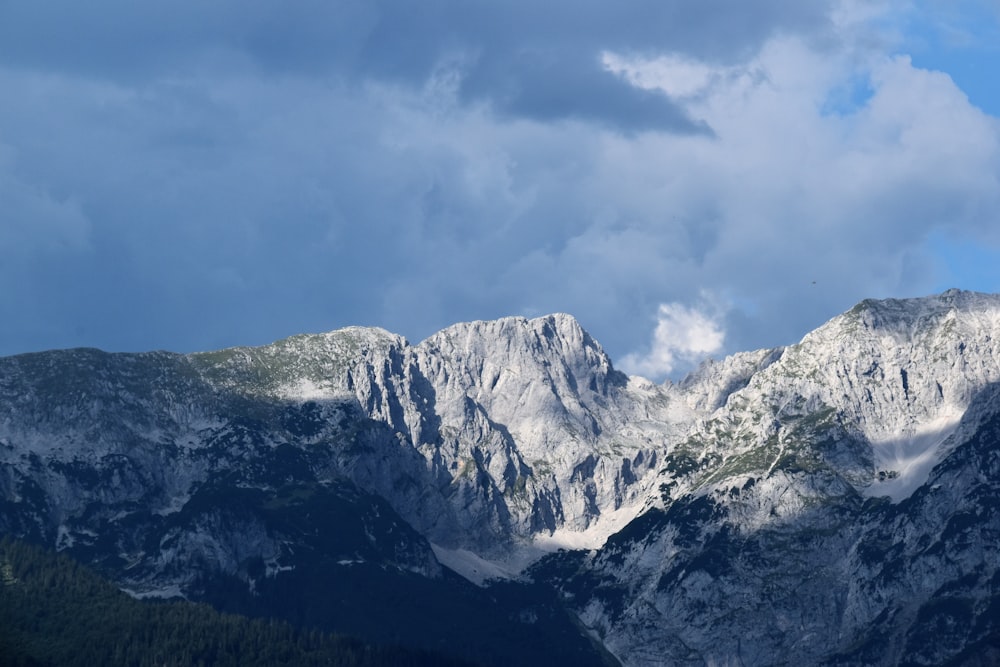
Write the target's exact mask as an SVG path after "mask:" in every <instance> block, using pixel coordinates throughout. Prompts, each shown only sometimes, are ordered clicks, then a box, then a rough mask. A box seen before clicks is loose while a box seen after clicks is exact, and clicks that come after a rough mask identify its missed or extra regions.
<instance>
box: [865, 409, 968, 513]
mask: <svg viewBox="0 0 1000 667" xmlns="http://www.w3.org/2000/svg"><path fill="white" fill-rule="evenodd" d="M961 419H962V412H961V411H959V410H956V409H953V410H949V411H946V412H945V413H943V414H942V415H940V416H938V417H937V418H936V419H933V420H931V421H929V422H926V423H924V424H921V425H919V426H918V427H917V428H915V429H913V431H912V432H910V433H906V434H903V435H901V436H898V437H895V438H885V439H882V440H876V441H873V442H872V453H873V454H874V456H875V470H876V471H879V472H886V473H890V474H891V475H893V476H891V477H888V478H887V479H884V480H876V481H874V482H873V483H872V484H871V485H870V486H869V487H868V488H867V489H865V490H864V494H865V495H866V496H888V497H889V498H890V499H891V500H892V502H894V503H898V502H899V501H901V500H904V499H906V498H908V497H909V496H910V495H911V494H912V493H913V492H914V491H916V490H917V489H918V488H919V487H920V486H921V485H922V484H923V483H924V482H926V481H927V478H928V476H929V475H930V472H931V469H932V468H933V467H934V466H935V465H936V464H937V463H939V462H940V461H941V460H942V459H943V458H944V456H943V455H944V454H945V453H946V452H945V451H944V450H945V448H944V446H943V445H944V444H945V442H946V441H947V440H948V439H949V438H950V437H951V435H952V434H953V433H954V432H955V429H956V428H958V425H959V422H960V421H961Z"/></svg>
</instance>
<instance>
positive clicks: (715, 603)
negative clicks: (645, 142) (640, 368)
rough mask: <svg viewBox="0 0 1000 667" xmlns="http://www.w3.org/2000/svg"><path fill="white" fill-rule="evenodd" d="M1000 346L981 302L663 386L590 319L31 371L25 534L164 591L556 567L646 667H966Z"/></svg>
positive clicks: (2, 517) (906, 306) (9, 429)
mask: <svg viewBox="0 0 1000 667" xmlns="http://www.w3.org/2000/svg"><path fill="white" fill-rule="evenodd" d="M997 340H1000V298H998V297H996V296H989V295H982V294H974V293H967V292H958V291H950V292H946V293H944V294H942V295H939V296H934V297H928V298H924V299H912V300H898V301H897V300H890V301H865V302H862V303H861V304H859V305H858V306H856V307H855V308H853V309H852V310H850V311H849V312H847V313H844V314H843V315H840V316H838V317H836V318H834V319H833V320H831V321H830V322H828V323H827V324H825V325H824V326H822V327H820V328H819V329H817V330H816V331H814V332H812V333H810V334H809V335H807V336H806V337H805V338H804V339H803V340H802V341H801V342H799V343H798V344H795V345H791V346H788V347H780V348H774V349H770V350H760V351H755V352H745V353H740V354H736V355H733V356H730V357H727V358H725V359H722V360H719V361H714V362H707V363H706V364H704V365H703V366H702V367H701V368H699V369H698V370H697V371H696V372H694V373H692V374H691V375H690V376H688V377H687V378H686V379H685V380H683V381H682V382H680V383H678V384H670V383H667V384H664V385H657V384H654V383H652V382H649V381H648V380H644V379H642V378H638V377H632V378H629V377H627V376H625V375H624V374H622V373H620V372H618V371H616V370H615V369H614V367H613V365H612V362H611V360H610V359H609V358H608V357H607V355H606V354H605V353H604V351H603V350H602V348H601V347H600V345H599V344H598V343H597V342H596V341H595V340H594V339H593V338H592V337H591V336H590V335H589V334H587V332H586V331H584V330H583V328H581V326H580V324H579V323H578V322H577V321H576V320H574V319H573V318H572V317H570V316H568V315H562V314H556V315H550V316H547V317H540V318H536V319H525V318H517V317H512V318H505V319H501V320H496V321H488V322H471V323H464V324H457V325H455V326H452V327H449V328H448V329H445V330H443V331H441V332H439V333H437V334H435V335H433V336H431V337H430V338H428V339H427V340H425V341H423V342H421V343H419V344H417V345H413V344H410V343H409V342H408V341H406V340H405V339H403V338H401V337H399V336H396V335H394V334H391V333H389V332H386V331H383V330H380V329H368V328H349V329H342V330H339V331H334V332H331V333H327V334H318V335H303V336H295V337H292V338H289V339H286V340H283V341H279V342H277V343H274V344H272V345H268V346H264V347H258V348H233V349H228V350H221V351H217V352H208V353H199V354H191V355H176V354H170V353H162V352H158V353H149V354H137V355H136V354H114V355H112V354H106V353H102V352H98V351H94V350H68V351H57V352H49V353H41V354H32V355H21V356H17V357H9V358H6V359H2V360H0V463H2V468H0V500H2V502H3V511H2V512H0V529H2V530H3V531H4V532H9V533H13V534H19V535H25V536H29V537H31V538H33V539H36V540H38V541H41V542H45V543H48V544H51V545H52V546H56V547H58V548H62V549H68V550H70V551H71V552H72V553H74V554H77V555H78V556H79V557H81V558H84V559H85V560H90V561H91V562H95V563H99V564H101V565H102V566H103V567H104V568H105V569H106V570H107V571H114V572H118V573H119V581H120V582H121V583H122V585H127V586H128V587H129V588H130V590H134V591H136V592H137V593H142V592H147V593H148V592H157V591H160V592H163V593H164V594H166V593H169V592H180V593H185V592H196V591H197V590H200V589H199V586H202V585H203V579H204V576H203V575H204V573H205V572H216V573H223V574H225V575H226V576H227V577H231V578H232V579H233V580H235V581H238V582H242V584H241V585H245V586H246V587H248V589H250V590H261V589H262V588H261V587H265V585H266V584H268V582H275V581H281V578H282V577H286V578H288V577H291V576H292V575H290V574H289V573H291V572H300V573H301V572H303V571H306V570H307V569H308V568H309V567H319V565H317V563H319V562H322V563H325V564H327V565H330V564H332V565H330V566H331V567H332V566H336V567H345V568H346V567H362V566H363V565H362V564H369V565H371V566H372V568H373V570H372V571H373V572H374V571H379V572H382V571H393V572H401V573H413V574H418V575H420V576H422V577H426V578H428V579H431V580H436V579H440V578H441V577H442V573H443V572H444V569H443V568H442V563H444V565H446V566H448V567H449V568H452V569H455V570H456V571H458V572H459V573H461V574H462V575H463V576H466V577H467V578H469V579H470V580H472V581H475V582H476V583H480V584H481V583H483V582H484V580H485V579H487V578H488V577H492V576H506V577H530V578H533V579H534V580H535V581H538V582H543V583H546V584H549V585H551V586H552V587H554V588H555V589H556V590H558V591H559V592H560V597H561V599H562V600H563V601H564V603H565V605H566V606H567V608H568V609H569V610H570V611H571V612H572V613H573V614H574V615H576V617H577V618H578V619H579V620H580V621H581V622H582V623H583V624H584V625H585V626H586V627H587V628H589V631H590V632H591V633H592V634H593V635H594V636H596V637H599V638H600V640H601V641H602V642H603V644H604V645H605V647H606V648H607V649H608V650H609V651H610V652H611V653H613V654H614V655H615V656H617V658H618V659H619V660H621V661H622V662H624V663H626V664H630V665H631V664H634V665H647V664H648V665H654V664H657V665H658V664H706V663H708V664H774V663H775V662H782V661H784V662H787V663H789V664H818V663H822V662H824V661H827V662H830V663H831V664H898V663H900V662H912V663H915V664H940V663H942V662H945V661H947V660H951V659H957V660H961V659H964V658H963V657H962V656H964V655H966V654H969V655H972V654H973V653H976V652H978V653H979V654H982V653H983V652H988V651H989V646H991V645H992V644H991V643H990V642H993V641H994V640H995V639H996V632H997V628H996V622H997V621H996V619H997V618H1000V614H998V613H997V609H1000V602H998V601H997V597H996V595H997V592H998V590H1000V584H998V583H997V582H1000V575H998V573H997V565H996V564H997V563H998V562H1000V558H998V554H997V553H996V551H997V546H996V545H998V544H1000V540H997V539H996V535H997V534H1000V532H998V531H1000V524H998V520H997V515H996V512H997V510H996V507H997V502H996V501H995V498H997V497H1000V495H997V492H998V491H1000V489H998V488H997V485H998V483H1000V477H998V463H997V454H996V452H997V444H998V442H997V429H998V426H997V424H998V423H1000V417H998V415H1000V403H998V400H1000V399H998V398H997V394H996V391H997V390H996V386H997V382H998V380H1000V349H998V348H997V344H996V342H995V341H997ZM557 549H567V551H565V552H561V553H553V552H555V551H556V550H557ZM547 553H549V554H551V555H548V556H546V555H545V554H547ZM317 558H319V559H320V560H317ZM539 559H540V560H539ZM324 567H326V565H324ZM525 567H527V568H528V569H527V570H525V569H524V568H525ZM289 580H291V579H289ZM928 637H936V638H937V639H939V640H940V641H937V640H936V641H933V642H932V641H930V640H928V639H927V638H928ZM963 652H965V653H963Z"/></svg>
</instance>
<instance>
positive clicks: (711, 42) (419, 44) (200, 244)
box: [0, 0, 1000, 372]
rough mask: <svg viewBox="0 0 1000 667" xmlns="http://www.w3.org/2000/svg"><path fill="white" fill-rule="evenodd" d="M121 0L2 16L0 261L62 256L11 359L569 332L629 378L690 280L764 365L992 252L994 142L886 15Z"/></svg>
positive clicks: (12, 273) (7, 312) (17, 279)
mask: <svg viewBox="0 0 1000 667" xmlns="http://www.w3.org/2000/svg"><path fill="white" fill-rule="evenodd" d="M125 4H128V3H125ZM125 4H122V3H117V4H114V5H112V4H108V0H100V1H99V2H98V3H97V4H96V5H88V9H87V11H83V10H80V9H79V8H76V5H73V6H72V7H70V6H69V5H68V4H64V5H59V6H60V7H62V8H64V9H65V10H66V13H65V14H62V13H60V12H59V11H52V10H51V9H47V10H46V11H45V12H44V16H43V13H42V12H41V10H40V9H38V8H37V7H36V5H37V3H35V4H32V3H26V2H20V1H18V2H7V3H2V7H0V89H2V90H4V91H5V95H4V104H3V105H0V137H2V140H3V142H4V143H5V144H6V145H8V146H9V147H10V151H11V154H12V155H15V156H16V161H15V162H13V163H11V164H13V165H14V166H9V167H7V168H4V167H2V166H0V192H3V193H8V196H11V195H10V193H13V195H16V197H15V198H19V199H17V200H18V201H20V202H21V204H19V206H21V207H22V208H23V210H25V211H27V210H29V208H30V207H28V204H29V203H30V202H32V201H34V202H35V203H36V204H39V206H38V207H35V208H33V209H30V210H33V211H35V212H34V213H32V214H31V215H30V216H25V217H23V219H24V220H25V221H27V220H29V218H30V219H31V220H34V219H35V218H36V217H37V219H38V222H37V224H36V223H34V222H32V223H31V224H30V225H29V224H27V222H26V223H25V224H24V225H22V226H19V227H14V226H11V225H10V224H9V223H8V221H7V220H6V219H4V220H0V237H3V234H6V236H5V237H3V238H8V239H10V241H9V242H10V243H11V244H12V245H14V246H18V247H19V248H35V249H40V248H42V247H45V246H46V244H48V243H50V239H54V238H63V239H64V240H67V241H68V242H71V246H70V247H73V248H78V250H77V251H74V252H68V253H67V252H63V253H62V254H61V255H60V259H59V261H56V260H55V259H53V260H52V261H50V262H47V263H45V262H41V263H38V262H36V263H33V262H22V263H19V264H17V265H16V266H10V265H8V269H7V273H6V274H5V278H6V280H8V283H9V284H18V285H30V286H31V289H30V298H29V297H28V296H25V297H24V298H20V297H18V298H16V299H15V298H14V297H8V298H7V301H6V302H5V303H7V306H6V307H5V308H4V310H3V312H2V313H0V319H2V320H3V321H4V322H6V323H7V324H6V325H5V326H6V327H7V329H6V330H5V331H6V333H4V334H3V336H2V340H0V351H2V352H18V351H23V350H26V349H37V348H38V347H42V346H45V347H51V346H65V345H78V344H87V345H98V346H102V347H106V348H111V349H148V348H150V347H165V348H169V349H178V350H190V349H206V348H212V347H219V346H223V345H234V344H250V343H263V342H267V341H269V340H272V339H274V338H277V337H280V336H283V335H288V334H292V333H296V332H300V331H317V330H324V329H330V328H333V327H336V326H343V325H348V324H363V325H368V324H371V325H379V326H384V327H386V328H389V329H391V330H394V331H398V332H399V333H402V334H404V335H406V336H408V337H409V338H411V339H417V340H418V339H420V338H421V337H423V336H426V335H429V334H430V333H432V332H433V331H435V330H437V329H438V328H440V327H443V326H446V325H448V324H450V323H452V322H455V321H459V320H468V319H482V318H492V317H499V316H502V315H508V314H513V313H524V314H539V313H544V312H554V311H566V312H572V313H574V314H575V315H576V316H577V317H578V318H579V319H580V320H581V321H582V322H583V323H584V325H585V326H586V327H587V328H588V329H589V330H590V331H591V333H592V334H593V335H594V336H595V337H596V338H598V339H599V340H600V341H601V342H602V344H603V345H604V346H605V348H606V349H607V350H608V351H609V352H610V353H611V354H612V356H613V357H615V358H619V357H622V356H624V355H625V353H627V352H634V351H636V350H641V349H642V348H643V346H644V345H646V344H647V343H648V336H649V327H648V317H649V315H650V314H651V313H657V312H659V305H660V304H688V307H692V306H691V305H690V304H692V296H691V295H692V294H699V293H701V291H702V290H706V291H708V292H709V293H712V294H716V295H719V298H720V299H721V300H722V301H724V302H725V303H726V304H727V308H726V309H724V311H718V312H717V311H712V310H711V309H709V310H708V311H706V310H705V309H704V308H703V307H702V306H698V305H697V304H696V305H695V306H693V307H694V308H695V309H696V310H698V312H702V313H708V316H710V319H711V321H712V322H714V323H715V324H716V325H717V330H718V331H725V332H726V336H725V346H726V347H725V350H737V349H746V348H753V347H769V346H773V345H779V344H784V343H789V342H794V340H796V339H797V338H798V337H800V336H801V335H802V334H804V333H805V332H806V331H808V330H809V329H811V328H813V327H815V326H817V325H818V324H820V323H821V322H823V321H824V320H825V319H827V318H829V317H830V316H832V315H834V314H836V313H837V312H839V311H841V310H846V309H847V308H849V307H850V306H851V305H853V303H854V302H856V301H857V300H859V299H861V298H865V297H869V296H875V297H878V296H902V295H912V294H920V293H926V292H928V291H931V290H933V289H938V288H939V284H938V283H939V281H940V280H942V279H944V277H947V275H948V274H947V266H946V265H945V264H943V263H942V262H941V260H940V259H939V258H938V257H937V255H936V254H935V253H936V250H935V248H934V239H937V238H942V237H946V238H949V239H953V240H954V243H955V244H956V247H959V246H962V244H969V243H973V244H977V245H978V246H980V247H982V248H984V249H986V250H987V251H990V252H996V250H997V248H998V247H1000V238H998V235H1000V231H998V229H1000V228H998V227H997V226H996V225H995V222H994V217H993V212H994V211H996V210H998V209H1000V185H998V183H997V181H996V178H995V174H996V173H998V170H1000V147H998V146H1000V130H998V125H997V119H996V118H995V117H993V116H990V115H988V114H986V113H984V112H983V111H982V110H980V109H977V108H976V107H975V106H973V105H972V104H970V102H969V100H968V99H967V98H966V97H965V95H964V94H963V91H962V90H961V89H960V88H959V87H958V86H956V84H955V82H954V81H953V80H952V79H951V78H950V77H948V76H947V75H946V74H943V73H941V72H933V71H930V70H927V69H922V68H921V67H919V66H917V65H915V64H914V62H913V61H911V60H909V59H907V58H906V57H904V56H900V55H897V53H896V50H897V49H898V47H899V44H900V42H899V41H898V40H897V39H896V38H895V37H894V36H893V35H891V34H888V33H892V32H893V31H895V30H897V26H896V25H895V24H893V25H891V26H890V29H888V30H886V29H884V28H883V25H884V24H885V22H886V12H888V11H890V10H891V9H892V6H891V5H892V4H893V3H889V4H878V5H874V4H872V3H853V4H850V3H837V7H840V8H841V10H839V13H829V12H827V10H828V9H829V8H830V6H831V4H824V3H801V2H789V3H783V2H778V1H777V0H774V1H767V2H751V3H721V2H712V3H689V2H661V3H652V4H647V3H637V4H635V5H634V6H632V7H630V8H628V9H625V10H623V9H622V8H621V7H618V6H615V7H610V6H607V7H605V6H604V5H602V4H601V3H583V4H580V3H575V4H574V5H573V7H572V9H569V8H568V7H569V6H568V5H567V4H565V3H555V4H553V5H551V6H550V5H549V4H546V5H545V6H540V5H538V3H534V4H531V5H528V4H527V3H480V4H477V3H454V2H436V3H431V4H429V5H428V4H426V3H425V4H424V5H421V6H420V7H417V6H416V5H412V4H411V3H406V4H398V3H392V2H371V3H361V2H357V3H335V4H334V5H327V4H324V3H310V2H304V3H297V4H296V5H295V7H294V8H287V9H282V10H281V11H277V10H276V9H275V6H272V5H271V4H270V3H265V2H250V3H246V4H245V5H240V6H241V7H244V8H245V11H244V10H240V11H237V10H235V9H234V7H235V5H232V4H231V3H230V4H226V3H224V2H222V3H199V4H197V5H195V4H191V3H185V2H181V3H180V4H177V5H176V6H174V5H172V9H171V10H170V11H169V12H165V14H164V15H155V14H150V13H148V10H142V9H138V7H139V5H134V4H129V5H128V7H126V6H125ZM724 7H728V9H729V10H731V11H721V9H722V8H724ZM852 7H854V9H853V10H852V9H851V8H852ZM873 7H875V8H876V9H873ZM115 9H121V10H122V11H121V12H120V13H116V12H115V11H113V10H115ZM862 10H863V11H862ZM876 10H877V12H881V13H874V14H873V13H872V12H876ZM71 19H72V21H78V23H72V24H71V23H70V20H71ZM195 19H198V20H195ZM46 21H48V22H46ZM63 24H65V25H63ZM15 33H16V34H15ZM52 35H64V36H65V38H66V39H65V40H62V39H49V38H48V37H51V36H52ZM45 36H48V37H46V39H42V37H45ZM8 38H9V39H8ZM706 128H708V129H710V131H708V129H706ZM4 179H6V180H5V181H4ZM33 198H34V199H33ZM13 200H14V199H11V201H13ZM40 202H47V204H45V206H41V203H40ZM46 207H49V208H46ZM46 216H49V217H48V218H47V217H46ZM59 216H62V217H59ZM44 220H49V222H43V221H44ZM60 221H61V222H60ZM84 221H85V222H84ZM11 230H15V231H11ZM84 242H85V244H86V245H85V248H84V249H83V250H79V248H82V247H84V246H80V243H84ZM72 243H76V245H72ZM37 254H38V253H36V255H37ZM53 257H54V255H53ZM949 261H952V260H950V259H949ZM997 289H1000V284H998V285H997ZM15 302H16V303H15ZM125 311H127V315H125V314H123V312H125ZM26 313H27V314H30V318H28V317H26ZM28 319H30V320H31V321H32V322H34V323H36V324H37V326H36V327H35V329H33V330H32V331H28V327H27V326H24V327H22V326H20V324H18V323H21V322H25V321H27V320H28ZM42 328H44V329H45V331H48V332H50V334H51V335H48V334H47V335H46V336H39V335H37V331H38V330H40V329H42ZM674 355H675V357H674V358H675V362H674V363H675V369H680V368H681V366H682V364H683V363H684V359H683V357H682V356H679V353H676V352H675V353H674ZM641 356H642V355H640V357H641ZM638 358H639V357H636V359H638ZM650 358H651V359H652V358H654V357H650ZM650 363H653V362H650ZM660 367H661V368H663V367H664V366H663V364H662V363H661V364H660ZM675 372H676V370H675Z"/></svg>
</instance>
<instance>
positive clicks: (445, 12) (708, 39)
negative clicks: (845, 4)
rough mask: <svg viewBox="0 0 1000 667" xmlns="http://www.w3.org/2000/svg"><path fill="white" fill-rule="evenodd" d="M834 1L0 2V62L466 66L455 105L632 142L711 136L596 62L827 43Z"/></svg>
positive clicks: (346, 72) (715, 56) (174, 70)
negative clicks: (770, 42) (823, 38)
mask: <svg viewBox="0 0 1000 667" xmlns="http://www.w3.org/2000/svg"><path fill="white" fill-rule="evenodd" d="M825 5H826V3H825V2H808V3H803V2H794V1H790V0H758V1H756V2H742V1H736V0H708V1H705V2H697V3H693V2H689V1H688V0H639V1H635V2H627V3H606V2H596V1H588V2H567V1H564V0H561V1H558V2H547V3H535V2H492V1H490V2H484V1H479V2H462V1H460V0H452V1H444V0H437V1H430V2H419V3H416V2H409V1H408V0H381V1H372V2H362V1H355V0H350V1H343V2H320V1H318V0H302V1H300V2H293V3H281V4H278V3H274V2H270V1H263V0H248V1H246V2H235V1H232V0H228V1H218V2H192V1H190V0H183V1H179V2H172V3H154V4H150V3H135V2H127V1H125V0H95V2H89V3H78V2H70V1H68V0H64V1H61V2H59V1H56V2H50V3H37V2H28V1H27V0H9V1H8V2H5V3H3V4H2V5H0V61H3V62H5V63H7V64H8V65H13V66H21V67H29V68H37V69H40V70H43V71H45V70H54V71H79V72H83V73H86V74H88V75H91V76H97V77H100V78H111V79H126V80H142V79H144V78H147V77H152V76H168V75H177V74H190V73H192V72H197V71H199V70H204V69H205V68H209V69H211V68H213V67H218V68H232V67H238V66H240V65H245V66H252V67H256V68H260V69H261V70H264V71H272V72H278V73H283V74H289V73H291V74H298V75H303V76H322V75H331V76H337V77H342V78H343V79H346V80H348V81H355V82H359V81H360V82H363V81H368V80H371V79H373V78H374V79H377V80H386V81H394V82H399V83H403V84H405V85H410V86H419V85H422V84H423V83H424V82H425V81H426V80H427V79H428V77H430V76H431V75H432V73H433V72H434V71H435V69H436V68H439V67H441V66H442V65H443V64H446V63H449V62H452V63H454V62H459V63H460V66H461V67H462V69H463V78H462V84H461V93H462V96H463V97H464V98H465V99H466V100H467V101H470V102H476V101H483V102H486V103H488V104H490V105H491V106H492V107H493V108H494V109H495V110H496V111H497V112H499V113H502V114H510V115H514V116H523V117H527V118H534V119H538V120H541V121H550V120H554V119H568V118H575V119H580V120H584V121H596V122H599V123H601V124H604V125H607V126H610V127H616V128H619V129H622V130H624V131H641V130H673V131H678V132H704V131H706V129H707V128H706V127H705V126H704V124H703V123H699V122H698V121H697V120H694V119H691V118H689V117H688V116H687V114H686V113H685V112H684V110H683V109H682V108H681V107H679V106H677V105H676V104H675V103H673V102H672V101H671V100H670V99H669V98H668V97H667V96H665V95H663V94H661V93H654V92H650V91H644V90H641V89H638V88H635V87H633V86H629V85H627V84H626V83H624V82H623V81H621V79H619V78H617V77H614V76H613V75H611V74H609V73H608V72H606V71H605V70H604V69H603V67H602V64H601V61H600V54H601V52H602V51H604V50H614V51H618V52H629V53H635V54H656V53H663V52H677V53H685V54H689V55H691V56H693V57H696V58H700V59H707V60H711V61H718V62H729V61H733V60H735V59H738V58H740V57H745V56H747V55H748V54H752V53H753V52H754V51H755V50H756V49H757V48H759V46H760V45H761V44H762V43H763V41H764V40H766V39H767V38H768V37H769V36H771V35H773V34H775V33H776V32H779V31H782V30H789V31H801V30H808V31H817V32H821V31H822V30H823V28H824V27H825V24H826V6H825Z"/></svg>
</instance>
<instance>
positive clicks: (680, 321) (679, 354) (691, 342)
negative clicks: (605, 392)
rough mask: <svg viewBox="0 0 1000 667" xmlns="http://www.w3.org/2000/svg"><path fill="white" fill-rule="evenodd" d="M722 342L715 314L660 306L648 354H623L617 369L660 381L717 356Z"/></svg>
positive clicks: (722, 338) (679, 306)
mask: <svg viewBox="0 0 1000 667" xmlns="http://www.w3.org/2000/svg"><path fill="white" fill-rule="evenodd" d="M725 339H726V333H725V330H724V329H723V324H722V322H721V320H720V318H719V315H718V314H717V313H715V312H712V310H708V311H706V310H704V309H700V308H695V307H689V306H685V305H684V304H681V303H661V304H660V306H659V308H658V309H657V313H656V328H655V329H654V330H653V335H652V339H651V341H650V344H649V349H648V351H646V352H643V353H634V352H633V353H631V354H627V355H625V356H624V357H623V358H622V359H621V361H620V363H619V366H621V368H622V370H624V371H625V372H627V373H629V374H632V375H641V376H643V377H648V378H653V379H662V378H664V377H666V376H668V375H670V374H671V373H673V372H674V371H675V370H677V369H679V368H681V367H688V368H689V367H690V366H692V365H693V364H694V363H696V362H698V361H701V360H703V359H705V358H706V357H707V356H709V355H712V354H716V353H718V352H719V351H720V350H722V349H723V344H724V343H725Z"/></svg>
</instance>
